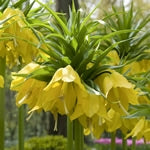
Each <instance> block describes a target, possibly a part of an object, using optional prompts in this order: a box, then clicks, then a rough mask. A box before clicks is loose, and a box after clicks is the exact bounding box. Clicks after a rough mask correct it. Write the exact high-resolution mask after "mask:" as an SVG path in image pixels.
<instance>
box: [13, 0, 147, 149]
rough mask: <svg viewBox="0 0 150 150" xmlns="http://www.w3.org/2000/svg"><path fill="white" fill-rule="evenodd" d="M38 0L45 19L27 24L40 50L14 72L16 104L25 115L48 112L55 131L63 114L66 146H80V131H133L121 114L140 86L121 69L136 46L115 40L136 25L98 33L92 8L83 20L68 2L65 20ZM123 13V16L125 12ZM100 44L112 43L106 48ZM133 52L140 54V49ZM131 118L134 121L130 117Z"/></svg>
mask: <svg viewBox="0 0 150 150" xmlns="http://www.w3.org/2000/svg"><path fill="white" fill-rule="evenodd" d="M37 2H38V3H39V4H40V5H41V6H42V7H43V8H45V11H46V12H47V13H45V14H48V16H47V17H49V19H48V21H45V22H42V21H41V20H38V21H36V23H34V22H33V23H32V24H30V26H31V28H32V30H33V31H34V33H35V35H36V37H38V40H39V41H40V42H39V44H38V47H39V49H40V51H41V52H42V53H40V55H39V57H38V59H36V61H34V62H31V63H29V64H27V65H26V66H25V67H24V68H22V69H21V70H20V71H19V72H18V73H16V74H14V79H13V81H12V84H11V89H12V90H15V91H17V96H16V103H17V106H21V105H23V104H27V105H28V106H29V109H30V110H29V113H32V112H34V111H41V110H44V111H50V112H51V113H52V114H53V116H54V118H55V128H54V129H55V130H57V117H58V114H61V115H67V116H68V150H70V149H73V148H75V149H76V150H82V149H83V129H84V133H85V134H88V133H91V134H93V135H94V136H95V137H97V138H98V137H100V136H101V134H102V133H103V131H108V132H112V133H113V132H114V131H116V130H117V129H121V130H122V131H123V133H124V134H126V133H127V132H128V131H129V130H132V129H133V126H132V125H131V126H127V125H126V122H128V119H127V118H124V119H122V116H127V115H129V113H128V110H129V106H130V105H133V106H134V105H138V104H139V88H138V87H137V85H136V82H132V81H131V80H129V77H130V76H129V75H128V74H125V73H124V72H123V70H124V68H125V67H126V65H127V64H129V63H130V62H131V58H130V56H131V55H132V59H133V60H134V61H135V60H137V55H134V54H133V53H135V52H136V51H135V50H134V51H132V50H129V49H127V50H126V49H122V45H124V43H126V44H127V43H128V45H129V44H130V42H131V40H130V39H132V40H133V37H129V39H128V37H126V38H123V39H122V38H121V39H120V40H118V41H117V40H116V37H125V36H126V35H129V34H131V32H132V33H134V35H135V34H136V33H137V29H132V28H130V27H127V28H121V29H120V28H119V29H116V30H114V29H113V32H110V33H107V34H106V35H101V34H99V32H98V30H100V23H101V22H102V21H99V20H90V16H91V14H92V13H93V12H92V13H90V14H89V15H88V16H87V17H85V18H83V17H82V15H81V12H80V10H79V11H77V12H76V10H75V8H74V6H73V7H72V10H70V18H69V20H66V18H65V17H64V16H59V15H58V14H57V13H56V12H54V11H53V10H51V9H50V8H48V7H47V6H46V5H44V4H42V3H41V2H39V1H38V0H37ZM123 13H125V14H126V12H123ZM131 13H132V8H131V10H130V11H129V14H131ZM116 14H117V13H116ZM125 14H124V18H125V17H126V16H128V15H125ZM127 14H128V13H127ZM117 17H118V16H117ZM128 23H130V22H128ZM112 28H113V27H112ZM36 29H39V30H41V31H42V33H43V35H42V34H39V33H38V32H37V30H36ZM140 29H141V28H140ZM140 29H139V30H140ZM112 38H114V40H112ZM112 41H113V43H111V42H112ZM105 42H106V43H107V44H108V43H109V44H110V43H111V44H110V45H109V46H107V45H104V43H105ZM133 42H134V41H133ZM133 42H132V43H133ZM42 45H44V46H42ZM118 47H120V48H118ZM117 48H118V49H117ZM116 49H117V50H116ZM127 51H128V52H129V54H128V53H127ZM137 51H138V49H137ZM132 52H133V53H132ZM138 52H139V53H138V54H140V58H142V56H143V51H142V50H141V51H138ZM145 52H146V51H145ZM118 54H119V55H118ZM148 54H149V53H148ZM127 56H128V57H127ZM116 58H117V60H116ZM138 58H139V57H138ZM109 60H112V61H109ZM114 60H115V61H114ZM133 60H132V61H133ZM135 122H136V123H137V122H138V121H137V120H136V119H135ZM137 126H138V124H137ZM134 130H135V129H133V131H132V132H131V133H129V134H128V135H127V137H128V136H130V135H132V133H134ZM136 135H137V134H134V135H133V136H136ZM113 138H114V136H113ZM73 139H74V140H75V143H74V142H73ZM112 148H114V147H112Z"/></svg>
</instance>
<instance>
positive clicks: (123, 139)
mask: <svg viewBox="0 0 150 150" xmlns="http://www.w3.org/2000/svg"><path fill="white" fill-rule="evenodd" d="M127 148H128V147H127V139H125V138H124V136H122V150H127Z"/></svg>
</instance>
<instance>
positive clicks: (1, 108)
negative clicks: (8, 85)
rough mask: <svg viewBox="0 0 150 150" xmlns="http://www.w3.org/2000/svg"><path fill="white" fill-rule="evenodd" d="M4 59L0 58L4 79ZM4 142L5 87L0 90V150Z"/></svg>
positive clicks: (2, 149)
mask: <svg viewBox="0 0 150 150" xmlns="http://www.w3.org/2000/svg"><path fill="white" fill-rule="evenodd" d="M5 68H6V61H5V58H1V57H0V75H2V76H3V78H4V79H5ZM4 141H5V87H4V88H0V150H4V143H5V142H4Z"/></svg>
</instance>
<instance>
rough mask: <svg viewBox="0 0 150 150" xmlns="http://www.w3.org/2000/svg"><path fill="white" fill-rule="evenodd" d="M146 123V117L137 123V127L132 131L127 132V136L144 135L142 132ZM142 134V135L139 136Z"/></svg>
mask: <svg viewBox="0 0 150 150" xmlns="http://www.w3.org/2000/svg"><path fill="white" fill-rule="evenodd" d="M144 125H145V119H144V118H141V119H140V120H139V121H138V123H137V124H136V125H135V127H134V128H133V129H132V131H131V132H130V133H129V134H127V136H126V138H128V137H130V136H132V137H137V136H138V137H140V138H141V137H142V136H141V133H142V132H143V129H144ZM139 135H140V136H139Z"/></svg>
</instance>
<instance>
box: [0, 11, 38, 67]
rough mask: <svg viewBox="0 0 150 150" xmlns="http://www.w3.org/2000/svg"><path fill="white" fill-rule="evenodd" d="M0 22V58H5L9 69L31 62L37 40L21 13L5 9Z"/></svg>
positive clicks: (0, 16) (35, 50)
mask: <svg viewBox="0 0 150 150" xmlns="http://www.w3.org/2000/svg"><path fill="white" fill-rule="evenodd" d="M0 21H1V22H2V23H1V25H0V28H1V29H0V38H1V42H0V57H6V63H7V65H8V66H9V67H10V68H11V67H12V66H14V65H18V64H20V63H21V62H23V63H29V62H31V60H33V58H34V57H35V56H36V54H37V48H36V47H35V46H37V44H38V40H37V38H36V36H35V35H34V34H33V32H32V30H31V29H29V28H28V25H27V23H26V22H25V16H24V15H23V13H22V11H20V10H18V9H12V8H7V9H6V10H5V11H4V12H3V13H2V14H1V15H0ZM21 59H22V60H21ZM20 61H21V62H20Z"/></svg>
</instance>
